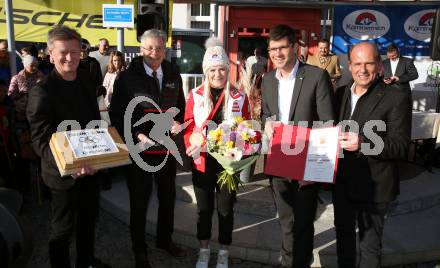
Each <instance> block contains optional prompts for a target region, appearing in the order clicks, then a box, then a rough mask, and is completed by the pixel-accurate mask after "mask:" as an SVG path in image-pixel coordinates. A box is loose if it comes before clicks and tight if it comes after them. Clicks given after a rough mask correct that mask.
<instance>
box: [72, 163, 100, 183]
mask: <svg viewBox="0 0 440 268" xmlns="http://www.w3.org/2000/svg"><path fill="white" fill-rule="evenodd" d="M95 173H96V170H95V169H94V168H92V167H90V166H88V165H83V166H82V167H81V169H80V171H78V172H77V173H75V174H72V175H71V176H72V178H73V179H74V180H76V179H78V178H82V177H85V176H90V175H94V174H95Z"/></svg>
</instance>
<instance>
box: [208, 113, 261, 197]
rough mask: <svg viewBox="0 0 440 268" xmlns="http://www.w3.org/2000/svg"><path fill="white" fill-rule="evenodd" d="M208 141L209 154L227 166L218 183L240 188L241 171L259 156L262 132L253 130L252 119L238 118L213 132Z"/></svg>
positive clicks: (233, 189)
mask: <svg viewBox="0 0 440 268" xmlns="http://www.w3.org/2000/svg"><path fill="white" fill-rule="evenodd" d="M206 144H207V148H208V153H209V154H210V155H211V156H212V157H214V158H215V159H216V160H217V161H218V163H219V164H220V165H221V166H222V167H223V168H224V170H223V171H222V172H221V173H220V174H219V179H218V181H217V182H218V184H219V185H220V187H223V186H224V185H226V187H227V188H228V190H229V192H231V191H236V190H237V189H238V185H239V184H240V177H239V175H238V173H239V172H240V171H241V170H243V169H245V168H246V167H248V166H250V165H252V164H253V163H254V162H255V161H257V159H258V157H259V152H260V150H261V132H260V131H256V130H254V129H252V124H251V122H249V121H244V119H243V118H242V117H235V118H234V119H232V120H229V121H223V122H222V123H221V124H220V125H219V126H218V127H217V129H215V130H211V131H209V133H208V136H207V139H206Z"/></svg>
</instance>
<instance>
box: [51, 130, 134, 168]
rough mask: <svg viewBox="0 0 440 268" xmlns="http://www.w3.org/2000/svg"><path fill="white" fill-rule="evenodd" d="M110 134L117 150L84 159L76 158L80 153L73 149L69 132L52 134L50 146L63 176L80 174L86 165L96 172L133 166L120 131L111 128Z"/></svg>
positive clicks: (83, 157)
mask: <svg viewBox="0 0 440 268" xmlns="http://www.w3.org/2000/svg"><path fill="white" fill-rule="evenodd" d="M103 132H106V131H103ZM108 134H110V139H111V140H112V142H113V143H114V145H116V148H117V149H115V150H113V151H110V150H109V151H110V152H109V153H107V152H101V153H99V154H97V155H90V156H87V155H86V156H82V157H77V156H76V155H78V153H77V152H75V149H74V148H72V142H71V141H69V139H68V136H69V135H70V133H69V132H68V131H65V132H56V133H54V134H52V137H51V139H50V142H49V146H50V149H51V151H52V154H53V156H54V158H55V161H56V163H57V166H58V171H59V172H60V174H61V176H66V175H71V174H74V173H76V172H78V171H79V170H80V169H81V167H82V166H83V165H84V164H87V165H88V166H90V167H93V168H94V169H95V170H100V169H105V168H111V167H117V166H123V165H128V164H131V160H130V157H129V152H128V148H127V145H125V144H124V142H123V141H122V139H121V137H120V136H119V134H118V131H117V130H116V129H115V128H113V127H110V128H108ZM113 143H112V145H113Z"/></svg>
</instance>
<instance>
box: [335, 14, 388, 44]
mask: <svg viewBox="0 0 440 268" xmlns="http://www.w3.org/2000/svg"><path fill="white" fill-rule="evenodd" d="M342 25H343V27H344V28H343V29H344V31H345V32H346V33H347V34H348V35H349V36H351V37H352V38H355V39H359V40H369V39H376V38H379V37H381V36H384V35H385V34H386V33H387V32H388V30H389V29H390V20H389V19H388V17H387V16H386V15H385V14H383V13H382V12H379V11H376V10H371V9H361V10H356V11H354V12H351V13H350V14H348V15H347V16H346V17H345V18H344V20H343V21H342Z"/></svg>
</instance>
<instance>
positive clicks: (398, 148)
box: [333, 42, 411, 268]
mask: <svg viewBox="0 0 440 268" xmlns="http://www.w3.org/2000/svg"><path fill="white" fill-rule="evenodd" d="M348 63H349V69H350V71H351V74H352V77H353V80H354V83H352V84H350V85H349V86H347V87H344V88H340V89H338V91H337V95H336V100H337V102H336V103H337V110H338V111H339V114H338V119H339V121H344V120H347V121H345V122H348V123H349V122H352V123H353V122H354V123H356V124H357V126H358V127H355V128H351V129H350V131H349V132H343V133H342V134H341V137H340V145H341V148H342V149H344V151H343V154H344V155H343V158H341V159H340V160H339V161H340V162H339V166H338V173H337V178H336V185H335V187H334V192H333V204H334V210H335V211H334V213H335V227H336V238H337V240H336V245H337V255H338V267H340V268H353V267H360V268H379V267H380V255H381V246H382V232H383V227H384V222H385V218H386V214H387V212H388V208H389V204H390V202H391V201H393V200H394V199H395V198H396V196H397V194H398V193H399V177H398V172H397V171H398V170H397V166H396V162H397V160H399V159H405V157H406V154H407V150H408V145H409V142H410V131H411V108H410V107H409V105H408V103H409V102H410V96H409V94H407V92H406V90H403V89H401V88H398V87H395V86H391V85H386V84H385V83H384V82H383V81H382V80H381V79H380V77H379V71H380V55H379V52H378V50H377V48H376V46H375V45H374V44H371V43H367V42H363V43H359V44H356V45H355V46H354V47H353V48H352V49H351V50H350V52H349V54H348ZM353 127H354V126H353ZM357 128H358V131H356V130H353V129H357ZM356 223H357V224H356ZM356 225H357V226H358V228H359V250H360V254H359V256H360V258H359V259H358V260H356Z"/></svg>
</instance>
